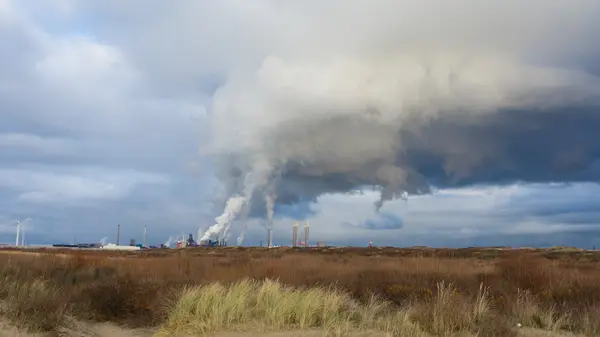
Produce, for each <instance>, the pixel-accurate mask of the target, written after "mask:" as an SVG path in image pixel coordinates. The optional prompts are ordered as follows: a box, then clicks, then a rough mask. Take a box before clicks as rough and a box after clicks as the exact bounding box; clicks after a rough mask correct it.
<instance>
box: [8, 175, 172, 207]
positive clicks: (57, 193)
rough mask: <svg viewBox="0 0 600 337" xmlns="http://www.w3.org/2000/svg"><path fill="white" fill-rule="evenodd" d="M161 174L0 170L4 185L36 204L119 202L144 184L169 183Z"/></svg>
mask: <svg viewBox="0 0 600 337" xmlns="http://www.w3.org/2000/svg"><path fill="white" fill-rule="evenodd" d="M167 182H168V180H167V178H165V177H162V176H160V175H157V174H152V173H146V172H136V171H133V170H127V171H112V172H111V171H105V170H102V171H97V170H95V169H89V168H88V169H85V168H84V169H81V168H75V170H74V172H73V173H57V172H48V171H45V170H39V169H38V170H31V169H18V170H17V169H0V186H3V187H8V188H10V189H12V190H14V191H16V192H17V193H18V199H19V200H22V201H26V202H34V203H50V204H52V203H61V202H65V201H67V202H86V201H88V200H104V199H119V198H123V197H126V196H127V195H128V194H129V193H130V192H131V191H132V190H133V189H134V188H135V187H137V186H139V185H144V184H165V183H167Z"/></svg>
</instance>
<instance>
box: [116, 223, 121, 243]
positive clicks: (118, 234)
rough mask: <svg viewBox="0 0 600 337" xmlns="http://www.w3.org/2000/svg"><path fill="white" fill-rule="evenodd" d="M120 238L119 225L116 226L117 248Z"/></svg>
mask: <svg viewBox="0 0 600 337" xmlns="http://www.w3.org/2000/svg"><path fill="white" fill-rule="evenodd" d="M120 238H121V224H117V246H118V245H119V239H120Z"/></svg>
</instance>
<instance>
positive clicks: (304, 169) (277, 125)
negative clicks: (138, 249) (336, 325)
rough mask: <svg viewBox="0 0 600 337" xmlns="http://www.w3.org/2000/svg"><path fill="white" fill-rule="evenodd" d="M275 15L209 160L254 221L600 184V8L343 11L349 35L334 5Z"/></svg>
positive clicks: (219, 100)
mask: <svg viewBox="0 0 600 337" xmlns="http://www.w3.org/2000/svg"><path fill="white" fill-rule="evenodd" d="M261 3H262V4H263V6H264V9H265V11H264V12H263V11H261V12H260V14H257V13H254V14H255V15H256V17H250V18H249V20H253V19H256V24H258V25H260V27H261V28H262V30H260V31H258V33H257V34H266V33H265V32H269V34H272V35H269V36H270V38H269V44H268V45H263V44H261V43H259V44H258V45H257V46H256V48H257V49H259V50H253V52H254V54H253V55H261V56H260V57H258V56H257V59H260V60H262V62H258V63H256V64H252V65H248V64H245V65H244V66H240V67H237V68H235V70H234V71H231V73H229V74H228V77H227V78H228V80H227V82H226V83H225V84H224V85H223V86H221V87H220V88H219V89H218V90H217V91H216V92H215V94H214V97H213V106H212V111H211V118H210V123H211V131H212V142H211V144H210V147H209V148H208V149H207V151H208V154H209V155H211V156H212V158H214V161H215V166H216V171H217V172H219V173H218V178H219V179H220V180H221V182H222V183H223V185H224V186H226V189H227V190H228V195H243V196H244V198H245V199H244V202H243V204H247V206H243V207H248V209H249V216H260V217H265V210H266V218H267V221H268V223H269V226H270V224H271V223H272V221H273V220H272V219H273V209H274V205H275V202H277V203H282V204H294V203H302V202H315V201H316V200H317V198H318V196H319V195H322V194H324V193H346V192H348V191H352V190H355V189H359V190H360V189H363V188H365V186H377V188H378V190H379V192H380V200H379V201H377V202H376V203H375V205H374V206H375V208H376V209H379V208H381V207H382V206H383V205H384V203H385V202H386V201H388V200H392V199H395V198H406V196H407V195H410V194H423V193H429V192H430V191H431V189H432V187H436V188H444V187H451V186H452V187H455V186H466V185H472V184H504V183H510V182H515V181H522V182H552V181H563V182H576V181H599V180H600V164H599V163H600V143H598V142H597V141H596V139H597V137H596V136H595V134H596V132H597V130H598V129H599V128H600V113H599V112H600V78H599V77H598V69H600V67H598V63H595V62H597V61H593V60H597V59H600V48H599V47H597V46H598V44H597V43H596V42H595V41H594V40H593V38H592V35H593V34H591V35H590V33H589V32H590V27H597V28H598V29H600V24H599V22H600V20H598V14H597V13H600V3H599V2H597V1H580V2H578V6H576V7H574V6H572V4H567V3H564V2H561V1H558V0H556V1H554V0H544V1H535V0H533V1H530V2H528V3H527V6H529V7H528V8H529V9H528V10H526V11H524V10H523V7H522V5H521V3H518V2H512V1H508V2H502V4H500V3H498V4H493V5H492V4H486V5H485V6H484V5H482V4H481V2H480V1H475V0H473V1H470V0H463V1H457V2H453V3H452V4H451V5H445V4H442V3H440V2H433V1H424V2H419V3H415V2H411V1H377V2H359V1H344V2H343V5H342V6H341V8H344V15H343V17H341V18H340V19H339V20H336V22H335V23H333V20H331V18H332V17H334V16H335V15H336V13H338V11H339V8H340V7H336V6H333V5H327V4H323V5H315V4H314V3H311V2H302V3H299V4H293V5H291V4H290V5H286V4H283V3H279V2H269V1H264V2H261ZM334 3H335V1H334ZM339 4H341V3H339ZM289 6H292V7H293V8H288V7H289ZM267 9H268V10H267ZM539 12H544V13H545V14H544V16H539V15H530V14H531V13H539ZM439 13H444V15H443V16H440V15H439ZM594 13H595V14H594ZM261 15H264V16H266V17H263V16H261ZM280 17H286V19H285V20H277V19H278V18H280ZM474 17H475V18H476V19H473V18H474ZM372 18H376V19H372ZM283 22H285V25H284V24H283ZM466 22H468V25H466V24H465V23H466ZM257 36H261V35H257ZM257 40H258V39H257ZM581 55H586V56H585V57H582V56H581ZM594 69H595V70H594ZM558 139H560V141H558ZM247 176H251V177H253V178H252V179H251V180H252V184H248V182H247V181H245V180H247V179H246V177H247ZM272 177H277V179H272ZM249 186H251V188H249ZM275 196H276V198H275ZM235 200H238V199H235ZM231 207H232V206H229V205H228V206H226V211H225V212H224V213H223V215H222V217H223V218H221V219H222V220H219V221H217V224H216V225H215V226H213V227H214V229H211V230H210V231H209V232H207V233H205V235H208V236H210V235H216V234H217V233H222V232H223V230H225V229H226V228H229V227H228V226H229V224H230V222H231V221H232V220H233V218H235V215H236V214H238V213H239V209H240V208H242V205H238V207H236V208H233V209H231V210H230V208H231ZM232 211H234V212H232Z"/></svg>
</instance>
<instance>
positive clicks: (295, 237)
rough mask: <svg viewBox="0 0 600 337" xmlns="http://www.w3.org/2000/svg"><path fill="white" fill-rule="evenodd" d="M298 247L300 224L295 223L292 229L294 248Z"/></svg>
mask: <svg viewBox="0 0 600 337" xmlns="http://www.w3.org/2000/svg"><path fill="white" fill-rule="evenodd" d="M297 246H298V223H297V222H294V226H293V227H292V247H297Z"/></svg>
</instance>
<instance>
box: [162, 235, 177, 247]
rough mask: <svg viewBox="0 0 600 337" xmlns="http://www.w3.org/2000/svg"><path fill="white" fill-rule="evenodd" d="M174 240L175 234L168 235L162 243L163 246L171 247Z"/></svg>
mask: <svg viewBox="0 0 600 337" xmlns="http://www.w3.org/2000/svg"><path fill="white" fill-rule="evenodd" d="M176 240H177V237H176V236H169V238H168V239H167V241H165V243H164V245H165V247H171V244H173V241H176Z"/></svg>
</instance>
